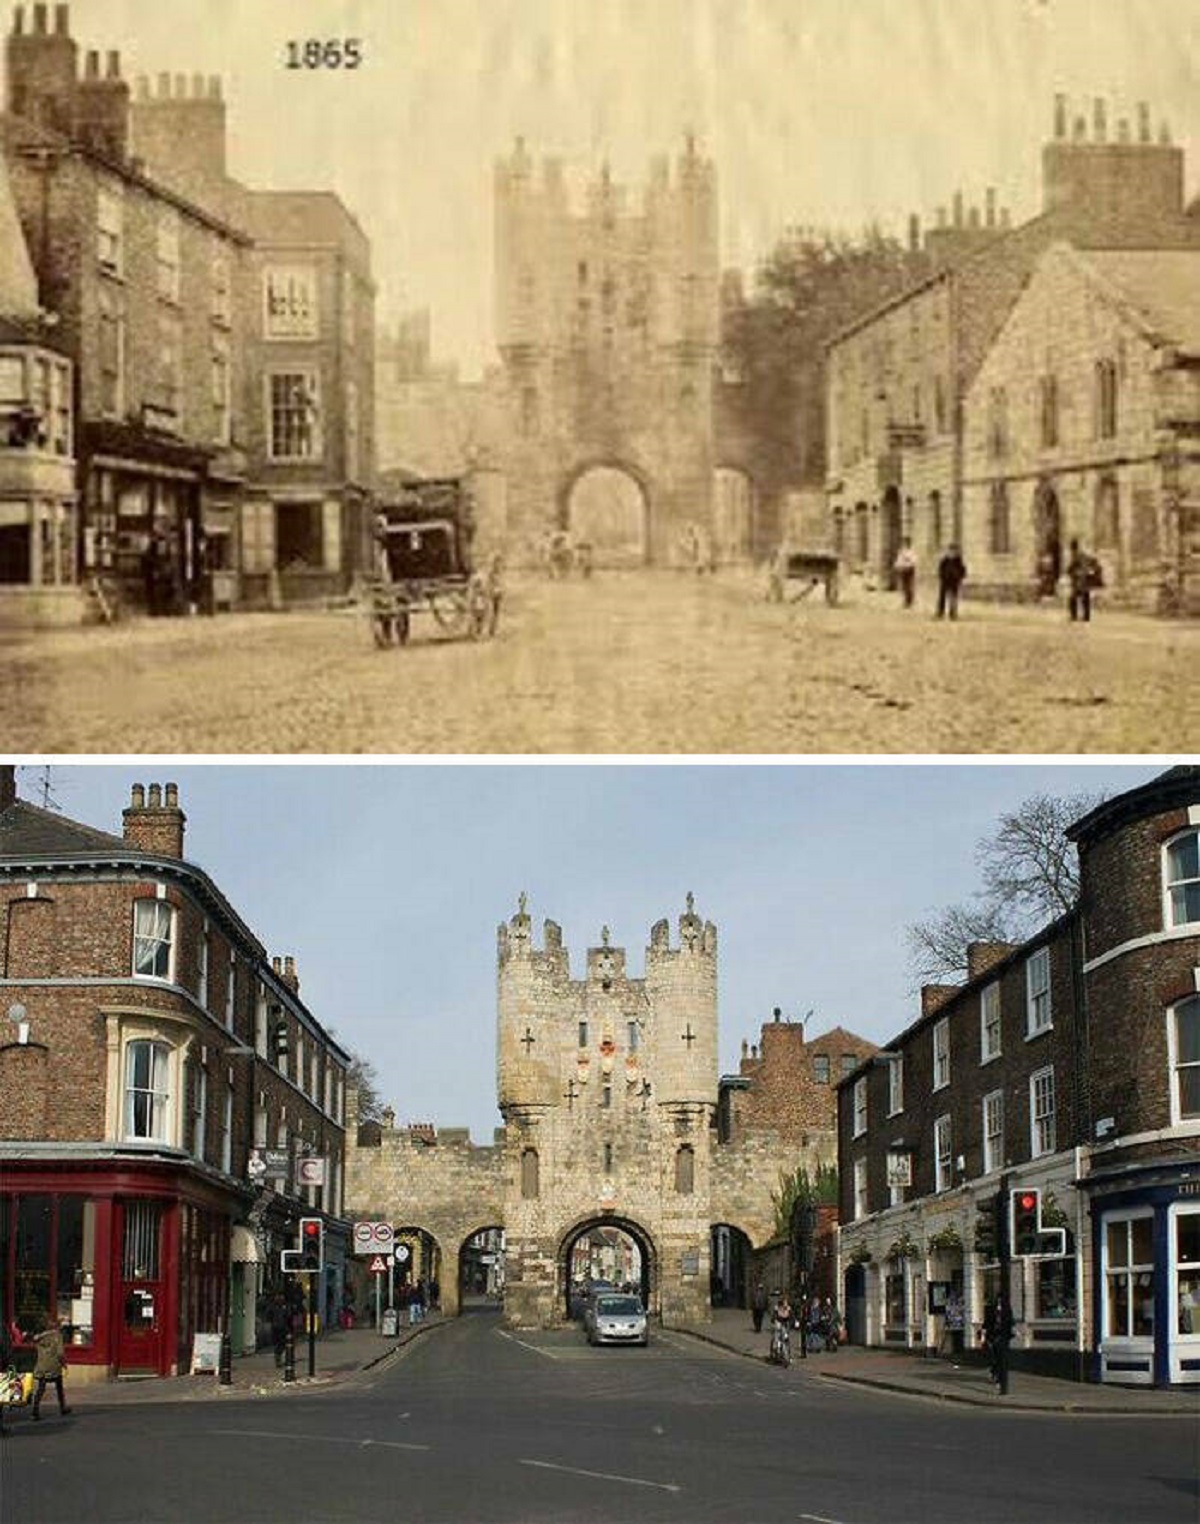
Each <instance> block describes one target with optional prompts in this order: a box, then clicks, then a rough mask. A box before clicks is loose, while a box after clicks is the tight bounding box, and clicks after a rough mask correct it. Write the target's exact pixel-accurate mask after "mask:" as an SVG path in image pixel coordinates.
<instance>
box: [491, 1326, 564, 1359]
mask: <svg viewBox="0 0 1200 1524" xmlns="http://www.w3.org/2000/svg"><path fill="white" fill-rule="evenodd" d="M496 1332H497V1333H498V1334H499V1335H500V1337H501V1338H502V1339H508V1340H510V1341H511V1342H512V1343H513V1344H519V1345H520V1346H521V1348H522V1349H531V1350H532V1351H533V1352H534V1354H535V1355H545V1357H546V1359H547V1360H557V1359H558V1356H557V1355H556V1354H555V1353H554V1351H553V1350H550V1349H539V1348H538V1347H537V1345H536V1344H526V1342H525V1340H524V1339H518V1338H517V1336H516V1334H510V1333H506V1332H505V1330H504V1329H503V1328H497V1329H496Z"/></svg>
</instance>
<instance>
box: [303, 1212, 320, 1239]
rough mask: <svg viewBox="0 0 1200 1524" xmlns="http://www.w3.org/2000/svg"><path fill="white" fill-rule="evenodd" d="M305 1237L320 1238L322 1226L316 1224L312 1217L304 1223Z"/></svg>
mask: <svg viewBox="0 0 1200 1524" xmlns="http://www.w3.org/2000/svg"><path fill="white" fill-rule="evenodd" d="M304 1236H305V1238H320V1236H321V1224H320V1223H319V1222H314V1221H313V1219H312V1218H311V1217H309V1218H306V1219H305V1222H304Z"/></svg>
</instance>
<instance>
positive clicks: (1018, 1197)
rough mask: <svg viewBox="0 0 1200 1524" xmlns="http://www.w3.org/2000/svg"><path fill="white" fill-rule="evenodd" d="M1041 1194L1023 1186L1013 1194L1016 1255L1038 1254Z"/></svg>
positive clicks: (1014, 1248)
mask: <svg viewBox="0 0 1200 1524" xmlns="http://www.w3.org/2000/svg"><path fill="white" fill-rule="evenodd" d="M1041 1215H1042V1201H1041V1192H1040V1191H1038V1190H1035V1189H1034V1188H1033V1187H1032V1186H1022V1187H1021V1189H1020V1190H1017V1191H1014V1192H1013V1193H1012V1246H1013V1253H1014V1254H1036V1253H1037V1252H1038V1235H1039V1233H1040V1232H1041Z"/></svg>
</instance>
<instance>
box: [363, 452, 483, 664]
mask: <svg viewBox="0 0 1200 1524" xmlns="http://www.w3.org/2000/svg"><path fill="white" fill-rule="evenodd" d="M472 530H473V524H472V521H471V508H470V501H469V498H468V497H467V495H466V491H465V488H464V487H463V485H462V483H460V482H459V481H457V480H450V481H437V482H418V483H414V484H412V485H411V486H409V487H406V488H405V489H404V491H403V492H402V493H400V494H398V498H397V500H392V501H389V502H388V503H386V504H385V505H384V506H383V507H381V509H380V511H379V513H378V514H377V516H376V520H375V541H376V546H377V558H376V564H377V576H376V578H375V580H374V581H373V582H372V584H371V589H370V605H369V607H370V615H371V629H372V632H373V634H374V636H375V643H376V645H378V646H381V647H382V646H392V645H401V646H402V645H407V644H408V640H409V636H410V635H411V633H412V625H413V617H414V616H415V615H416V614H420V613H428V614H429V615H430V616H431V618H432V621H433V624H434V626H435V627H436V629H437V630H439V631H440V632H441V633H442V634H445V635H448V636H451V637H454V638H462V637H469V638H470V639H471V640H483V639H485V638H487V637H490V636H492V635H494V634H495V633H496V626H497V623H498V621H499V616H500V585H499V568H498V565H497V564H496V563H493V565H492V566H491V567H490V568H489V570H488V571H487V572H477V571H475V570H474V569H473V568H472V564H471V534H472Z"/></svg>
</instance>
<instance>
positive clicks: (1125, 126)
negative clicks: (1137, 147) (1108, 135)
mask: <svg viewBox="0 0 1200 1524" xmlns="http://www.w3.org/2000/svg"><path fill="white" fill-rule="evenodd" d="M1129 141H1130V132H1129V118H1128V117H1127V116H1123V117H1122V118H1121V120H1120V121H1119V122H1118V123H1117V142H1118V143H1128V142H1129Z"/></svg>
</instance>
